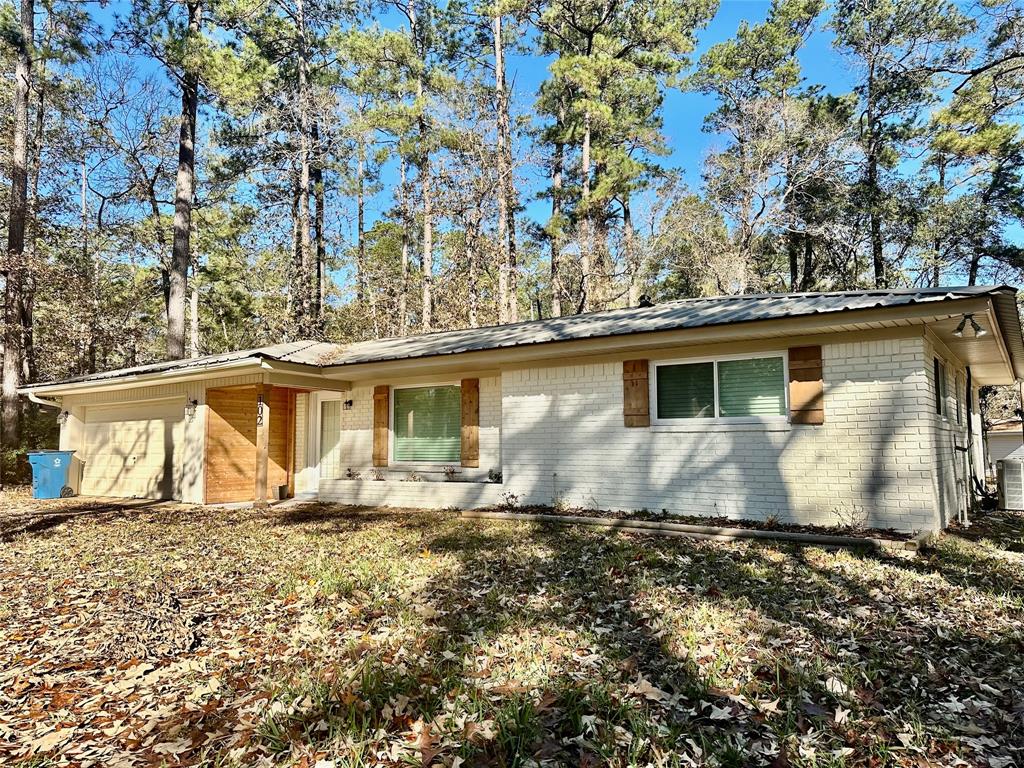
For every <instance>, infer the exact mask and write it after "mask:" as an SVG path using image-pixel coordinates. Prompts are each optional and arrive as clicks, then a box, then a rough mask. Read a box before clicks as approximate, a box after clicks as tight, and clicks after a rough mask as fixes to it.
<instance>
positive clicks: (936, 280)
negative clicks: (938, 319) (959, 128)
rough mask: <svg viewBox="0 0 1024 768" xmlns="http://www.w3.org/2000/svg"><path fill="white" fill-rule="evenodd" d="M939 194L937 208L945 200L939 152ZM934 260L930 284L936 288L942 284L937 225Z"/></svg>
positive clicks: (943, 168) (943, 160)
mask: <svg viewBox="0 0 1024 768" xmlns="http://www.w3.org/2000/svg"><path fill="white" fill-rule="evenodd" d="M939 194H940V195H942V197H941V198H940V200H939V208H940V210H941V208H942V207H943V206H944V204H945V202H946V156H945V155H943V154H941V153H940V154H939ZM934 248H935V261H934V263H933V264H932V286H933V287H935V288H938V287H939V286H940V285H942V237H941V231H940V228H939V227H938V226H936V228H935V242H934Z"/></svg>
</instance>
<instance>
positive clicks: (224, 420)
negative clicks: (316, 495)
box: [206, 387, 295, 504]
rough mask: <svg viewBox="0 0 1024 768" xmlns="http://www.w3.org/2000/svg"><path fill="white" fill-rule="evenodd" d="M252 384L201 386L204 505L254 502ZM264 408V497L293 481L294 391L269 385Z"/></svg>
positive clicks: (254, 456) (254, 391)
mask: <svg viewBox="0 0 1024 768" xmlns="http://www.w3.org/2000/svg"><path fill="white" fill-rule="evenodd" d="M256 392H257V389H256V387H232V388H223V389H208V390H206V405H207V408H208V411H209V418H208V420H207V426H206V503H207V504H223V503H228V502H233V501H255V498H254V496H255V490H256ZM266 398H267V400H266V401H267V404H268V405H269V410H270V419H269V433H268V435H267V442H268V445H267V451H268V462H267V498H270V499H272V498H274V491H275V488H277V487H278V486H281V485H288V486H289V488H290V487H291V484H292V482H293V477H292V475H293V471H292V463H291V462H292V455H293V454H292V451H293V447H292V434H293V432H294V430H293V429H289V425H290V424H293V423H294V418H295V416H294V414H295V393H294V392H292V391H291V390H289V389H285V388H282V387H273V388H271V389H270V392H269V394H268V395H266Z"/></svg>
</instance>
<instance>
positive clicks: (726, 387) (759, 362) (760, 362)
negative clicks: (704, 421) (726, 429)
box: [718, 357, 786, 417]
mask: <svg viewBox="0 0 1024 768" xmlns="http://www.w3.org/2000/svg"><path fill="white" fill-rule="evenodd" d="M783 378H784V377H783V371H782V358H781V357H760V358H753V359H750V360H721V361H719V363H718V411H719V415H720V416H724V417H729V416H784V415H785V414H786V389H785V382H784V381H783Z"/></svg>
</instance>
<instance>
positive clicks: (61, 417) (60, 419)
mask: <svg viewBox="0 0 1024 768" xmlns="http://www.w3.org/2000/svg"><path fill="white" fill-rule="evenodd" d="M70 417H71V414H70V413H68V412H67V411H61V412H60V413H59V414H57V423H58V424H59V425H60V426H62V427H63V426H64V425H65V424H67V423H68V419H69V418H70Z"/></svg>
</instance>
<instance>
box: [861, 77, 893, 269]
mask: <svg viewBox="0 0 1024 768" xmlns="http://www.w3.org/2000/svg"><path fill="white" fill-rule="evenodd" d="M864 117H865V120H866V121H867V131H868V136H867V154H868V157H867V162H868V169H867V182H868V184H867V186H868V221H869V229H870V237H871V263H872V268H873V271H874V278H875V287H876V288H885V287H887V285H888V279H889V278H888V276H887V275H886V273H885V254H884V251H883V243H882V210H881V206H882V199H881V198H882V190H881V188H880V186H879V179H878V155H879V153H880V152H881V146H880V141H881V137H880V136H879V131H878V126H877V125H876V123H875V70H874V62H872V63H871V64H870V65H869V67H868V82H867V106H866V109H865V115H864Z"/></svg>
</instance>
